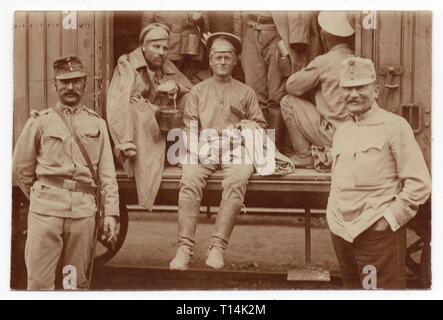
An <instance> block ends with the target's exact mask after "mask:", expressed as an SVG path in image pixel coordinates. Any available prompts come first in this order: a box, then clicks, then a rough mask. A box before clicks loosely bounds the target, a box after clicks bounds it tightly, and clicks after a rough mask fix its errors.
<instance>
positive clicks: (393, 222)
mask: <svg viewBox="0 0 443 320" xmlns="http://www.w3.org/2000/svg"><path fill="white" fill-rule="evenodd" d="M383 217H384V218H385V219H386V221H387V222H388V224H389V226H390V227H391V230H392V231H393V232H395V231H397V230H398V229H400V225H399V224H398V222H397V220H396V219H395V216H394V214H393V213H392V211H391V210H390V209H389V208H388V209H386V211H385V214H384V215H383Z"/></svg>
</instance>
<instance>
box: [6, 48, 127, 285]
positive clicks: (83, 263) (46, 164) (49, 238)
mask: <svg viewBox="0 0 443 320" xmlns="http://www.w3.org/2000/svg"><path fill="white" fill-rule="evenodd" d="M53 69H54V80H53V81H54V87H55V90H56V92H57V96H58V102H57V104H56V105H55V106H53V107H52V108H50V109H45V110H43V111H40V112H37V111H34V110H33V111H31V117H30V118H29V120H28V122H27V123H26V125H25V127H24V129H23V131H22V133H21V135H20V137H19V139H18V141H17V144H16V146H15V150H14V154H13V165H12V171H13V178H14V180H15V182H16V183H17V184H18V185H19V187H20V188H21V190H22V191H23V192H24V193H25V195H26V196H27V197H28V199H30V206H29V214H28V233H27V240H26V249H25V262H26V267H27V272H28V289H30V290H51V289H54V287H55V284H54V281H55V278H56V268H57V264H58V263H59V262H60V263H61V267H62V268H64V267H66V266H71V267H74V268H75V274H76V279H77V282H76V283H71V288H75V287H76V288H79V289H82V288H83V289H84V288H87V286H88V279H87V274H88V271H89V270H88V266H89V264H90V261H91V259H92V258H93V257H92V248H93V244H94V230H95V215H96V212H97V205H96V198H95V194H96V190H97V188H96V185H95V184H94V180H93V177H92V174H91V171H90V169H89V168H88V164H87V161H86V160H85V158H84V157H83V155H82V153H81V151H80V148H79V146H78V145H77V143H76V142H75V140H74V137H73V134H71V131H70V130H69V129H68V127H67V126H66V125H65V122H64V121H67V122H68V123H70V124H71V126H72V127H74V128H75V131H76V133H77V135H78V136H79V139H80V141H81V143H82V144H83V145H84V148H85V149H86V152H87V154H88V156H89V158H90V161H91V164H92V166H93V168H94V170H95V172H96V174H97V176H98V180H99V182H100V187H101V188H102V189H103V190H104V191H105V192H106V197H105V208H104V211H105V218H104V233H105V237H106V238H107V240H108V241H112V240H115V237H116V231H117V217H118V216H119V205H118V190H117V182H116V177H115V168H114V160H113V156H112V151H111V146H110V142H109V137H108V130H107V128H106V123H105V121H104V120H103V119H101V118H100V117H99V116H98V115H97V114H96V113H95V112H94V111H92V110H90V109H88V108H86V107H85V106H84V105H83V104H82V103H81V100H82V97H83V95H84V93H85V87H86V80H87V79H86V78H87V76H86V72H85V69H84V67H83V64H82V62H81V60H80V59H79V58H78V57H77V56H68V57H64V58H60V59H57V60H56V61H55V62H54V64H53ZM62 118H65V120H63V119H62ZM74 278H75V277H74Z"/></svg>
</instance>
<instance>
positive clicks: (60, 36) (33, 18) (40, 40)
mask: <svg viewBox="0 0 443 320" xmlns="http://www.w3.org/2000/svg"><path fill="white" fill-rule="evenodd" d="M68 14H69V13H66V12H61V11H47V12H44V11H27V12H23V11H17V12H15V21H14V112H13V114H14V124H13V126H14V133H13V142H14V144H15V141H16V140H17V138H18V136H19V134H20V132H21V130H22V129H23V127H24V124H25V123H26V120H27V119H28V116H29V112H30V110H32V109H37V110H42V109H45V108H48V107H52V106H53V105H54V104H55V103H56V101H57V96H56V93H55V91H54V87H53V84H52V79H53V71H52V63H53V62H54V60H55V59H57V58H58V57H61V56H66V55H71V54H75V55H78V56H79V57H80V59H82V61H83V64H84V65H85V68H86V72H87V76H88V83H87V88H86V95H85V97H84V99H83V103H84V104H85V105H86V106H87V107H88V108H92V109H94V110H96V111H97V112H98V113H99V114H100V115H101V114H102V110H103V107H102V105H103V104H104V101H105V100H104V99H105V95H104V94H103V95H100V97H99V98H100V100H97V103H95V101H94V97H95V96H97V97H98V96H99V95H94V92H95V91H96V89H97V90H99V91H100V90H102V89H101V86H99V85H100V84H99V82H100V81H99V79H95V75H96V74H97V75H99V74H100V70H101V69H102V68H103V67H105V63H106V60H104V59H103V58H102V56H103V55H104V52H103V51H104V50H103V46H102V37H103V36H102V33H103V31H104V30H105V29H104V27H103V22H104V21H105V19H103V18H102V16H103V15H105V13H102V12H98V13H96V12H88V11H78V12H77V21H76V24H77V28H76V29H65V28H64V27H63V19H64V18H65V17H66V16H67V15H68ZM97 38H98V39H99V41H98V42H97V40H96V39H97ZM102 74H106V73H102Z"/></svg>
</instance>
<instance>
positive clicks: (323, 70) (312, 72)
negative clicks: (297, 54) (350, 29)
mask: <svg viewBox="0 0 443 320" xmlns="http://www.w3.org/2000/svg"><path fill="white" fill-rule="evenodd" d="M353 56H354V54H353V52H352V50H351V49H349V47H348V45H346V44H339V45H336V46H335V47H333V48H332V49H331V50H330V51H328V53H326V54H324V55H321V56H318V57H317V58H315V59H314V60H312V61H311V62H310V63H309V64H308V65H307V66H306V67H305V68H303V69H302V70H300V71H299V72H297V73H294V74H293V75H292V76H290V77H289V79H288V81H287V82H286V89H287V91H288V94H290V95H293V96H296V97H299V96H301V95H303V94H304V93H306V92H308V91H309V90H312V89H314V90H315V105H316V107H317V111H318V113H320V115H321V116H322V117H323V118H324V119H326V120H327V121H329V122H330V123H332V124H333V125H334V126H335V128H338V127H339V125H340V124H341V123H343V122H344V121H346V120H347V119H348V113H347V111H346V108H345V104H344V103H343V101H342V94H341V88H340V86H339V83H340V66H341V62H342V61H343V60H345V59H347V58H351V57H353Z"/></svg>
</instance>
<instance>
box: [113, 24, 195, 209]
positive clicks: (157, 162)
mask: <svg viewBox="0 0 443 320" xmlns="http://www.w3.org/2000/svg"><path fill="white" fill-rule="evenodd" d="M169 38H170V32H169V28H168V27H167V26H165V25H163V24H160V23H153V24H150V25H147V26H146V27H145V28H143V30H141V32H140V46H139V47H138V48H137V49H135V50H134V51H132V52H130V53H129V54H125V55H123V56H121V57H120V58H119V59H118V64H117V67H116V69H115V71H114V75H113V77H112V81H111V84H110V86H109V90H108V100H107V120H108V124H109V129H110V133H111V137H112V139H113V141H114V143H115V147H114V152H115V154H116V155H117V158H118V159H119V161H120V162H121V163H122V164H123V167H124V169H125V171H126V173H127V174H128V176H130V177H134V176H135V182H136V185H137V195H138V201H139V204H140V205H142V206H143V207H145V208H146V209H148V210H151V209H152V207H153V205H154V200H155V197H156V196H157V192H158V189H159V188H160V183H161V178H162V172H163V167H164V159H165V150H166V139H165V136H164V135H163V134H162V133H161V132H160V128H159V125H158V123H157V120H156V115H157V114H158V111H159V109H160V106H161V104H162V97H161V95H160V94H159V87H160V86H161V85H163V84H166V83H172V86H171V88H172V89H171V90H170V92H168V95H172V96H176V101H177V107H178V109H180V110H182V109H183V105H184V101H185V96H186V94H187V93H188V92H189V90H190V88H191V86H192V84H191V83H190V82H189V80H188V79H187V78H186V77H185V76H184V75H183V74H182V73H181V72H180V71H179V70H178V69H177V67H176V66H175V65H174V64H173V63H172V62H171V61H170V60H168V59H167V55H168V50H169Z"/></svg>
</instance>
